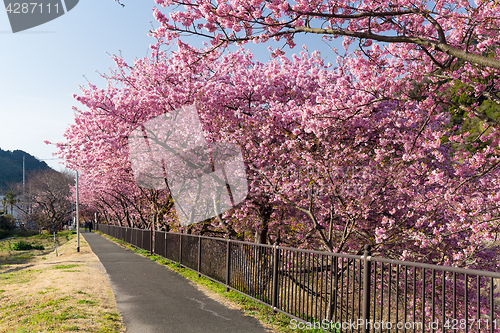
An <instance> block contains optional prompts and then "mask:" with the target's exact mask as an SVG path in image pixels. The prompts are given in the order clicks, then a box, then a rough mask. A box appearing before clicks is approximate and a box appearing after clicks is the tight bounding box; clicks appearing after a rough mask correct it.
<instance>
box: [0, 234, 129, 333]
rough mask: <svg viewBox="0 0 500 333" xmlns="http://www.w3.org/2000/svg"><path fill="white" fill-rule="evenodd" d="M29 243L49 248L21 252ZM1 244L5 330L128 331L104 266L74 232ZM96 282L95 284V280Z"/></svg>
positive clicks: (0, 324) (0, 302)
mask: <svg viewBox="0 0 500 333" xmlns="http://www.w3.org/2000/svg"><path fill="white" fill-rule="evenodd" d="M21 241H22V242H25V243H28V244H31V245H32V246H35V247H36V246H40V245H41V246H43V247H44V250H36V249H32V250H25V251H15V250H14V248H15V247H16V246H15V244H16V243H19V242H21ZM56 243H57V255H56V251H54V238H53V235H49V234H47V233H44V234H42V235H32V236H24V237H20V236H18V237H15V238H11V239H6V240H0V332H16V333H17V332H76V331H87V332H123V331H124V329H123V324H122V321H121V318H120V315H119V313H118V311H117V309H116V302H115V299H114V295H113V293H112V290H111V286H110V285H109V281H108V278H107V275H106V274H105V271H104V269H103V268H102V265H101V263H100V262H99V260H98V259H97V257H96V256H95V254H93V253H92V251H91V250H90V247H89V246H88V244H87V243H86V242H85V240H84V239H83V238H82V237H81V238H80V252H77V251H76V235H75V234H72V233H71V232H69V231H64V232H60V233H58V234H57V235H56ZM91 279H92V280H91Z"/></svg>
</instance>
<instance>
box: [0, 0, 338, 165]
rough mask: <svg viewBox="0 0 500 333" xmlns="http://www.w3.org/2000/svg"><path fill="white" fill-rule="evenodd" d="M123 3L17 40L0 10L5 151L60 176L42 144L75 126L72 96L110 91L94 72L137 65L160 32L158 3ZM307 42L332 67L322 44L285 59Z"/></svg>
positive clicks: (83, 7)
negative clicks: (151, 33)
mask: <svg viewBox="0 0 500 333" xmlns="http://www.w3.org/2000/svg"><path fill="white" fill-rule="evenodd" d="M122 3H124V4H125V7H123V8H122V7H121V6H120V5H119V4H117V3H116V2H114V1H113V0H80V2H79V3H78V5H77V6H76V7H75V8H74V9H73V10H71V11H69V12H68V13H66V14H65V15H63V16H61V17H59V18H57V19H55V20H53V21H50V22H47V23H45V24H43V25H40V26H38V27H35V28H32V29H29V30H25V31H22V32H18V33H15V34H14V33H12V31H11V27H10V23H9V20H8V17H7V13H6V12H5V11H4V10H0V40H1V44H0V45H1V47H0V78H1V79H0V148H2V149H4V150H15V149H21V150H24V151H26V152H28V153H30V154H32V155H34V156H36V157H37V158H39V159H42V160H46V162H47V164H49V165H50V166H51V167H53V168H54V169H56V170H61V169H63V166H62V165H61V164H59V161H58V160H55V159H54V156H52V153H53V152H55V150H56V149H55V147H54V146H50V145H46V144H45V143H44V140H48V141H51V142H59V141H62V140H63V136H62V134H63V132H64V129H65V128H66V127H68V125H69V124H71V123H72V122H73V110H72V106H77V107H80V105H79V103H78V102H76V101H75V100H74V99H73V98H72V95H73V94H74V93H76V94H78V93H79V86H80V85H85V84H86V82H87V81H86V79H88V80H89V81H90V82H92V83H93V84H95V85H97V86H99V87H105V81H104V80H102V79H101V78H100V76H99V74H98V73H96V71H98V72H100V73H107V72H108V71H109V68H110V67H113V62H112V60H111V59H110V57H109V55H108V54H107V53H109V54H118V53H119V52H120V51H121V52H122V55H123V56H124V58H125V60H126V61H127V62H129V63H132V61H133V59H134V58H142V57H144V56H146V55H147V54H148V52H149V45H150V44H151V43H153V42H154V40H153V39H152V38H151V37H148V36H147V32H148V30H149V29H151V24H153V25H154V26H155V27H157V26H158V24H157V23H156V21H155V20H154V18H153V15H152V8H153V7H154V5H155V4H154V1H152V0H146V1H137V0H136V1H133V0H123V1H122ZM163 12H166V11H165V9H163ZM151 22H152V23H151ZM311 37H313V38H314V39H313V40H312V39H311ZM308 38H309V39H308ZM307 39H308V40H309V42H308V43H307V44H308V47H309V51H313V50H314V49H319V50H321V51H322V54H323V56H327V55H328V56H329V57H328V61H330V62H332V63H334V61H335V58H334V57H333V54H332V53H331V51H329V50H328V49H327V48H326V45H325V44H324V43H323V42H322V41H321V37H320V36H301V37H300V39H299V40H297V42H296V43H297V45H298V46H297V47H296V48H295V49H294V50H293V51H292V52H287V53H288V54H291V53H299V52H300V51H301V47H300V46H301V45H302V44H303V43H304V42H305V41H306V40H307ZM184 40H185V41H188V42H196V41H195V40H194V39H193V38H188V39H184ZM337 47H338V46H337ZM252 48H253V51H254V53H255V54H256V55H257V58H258V59H259V60H261V61H266V60H267V59H268V58H269V53H268V51H267V45H261V46H255V44H252ZM84 76H85V77H86V79H85V78H84ZM0 172H1V170H0Z"/></svg>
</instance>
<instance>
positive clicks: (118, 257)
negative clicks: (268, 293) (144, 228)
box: [82, 232, 271, 333]
mask: <svg viewBox="0 0 500 333" xmlns="http://www.w3.org/2000/svg"><path fill="white" fill-rule="evenodd" d="M82 235H83V236H84V238H85V240H86V241H87V242H88V243H89V245H90V247H91V249H92V251H93V252H94V253H95V254H96V255H97V257H98V258H99V260H100V261H101V263H102V264H103V266H104V268H105V269H106V272H107V274H108V276H109V280H110V282H111V286H112V288H113V293H114V294H115V299H116V303H117V307H118V311H119V312H120V314H121V315H122V318H123V321H124V324H125V327H126V329H127V333H136V332H137V333H156V332H159V333H160V332H161V333H164V332H165V333H166V332H173V333H177V332H188V333H191V332H193V333H197V332H199V333H207V332H231V333H234V332H242V333H254V332H255V333H263V332H271V331H270V330H268V329H266V328H264V327H263V326H262V325H261V324H260V323H259V321H258V320H257V319H255V318H253V317H250V316H245V315H244V314H243V312H241V311H239V310H234V309H230V308H228V307H226V306H225V305H223V304H222V303H219V302H217V301H215V300H213V299H212V298H210V297H208V296H207V295H206V294H205V293H203V292H202V291H200V290H199V289H197V288H196V287H194V286H192V285H191V284H190V282H189V280H187V279H186V278H184V277H182V276H181V275H179V274H177V273H175V272H173V271H171V270H170V269H168V268H167V267H165V266H162V265H160V264H157V263H155V262H153V261H151V260H150V259H148V258H145V257H143V256H140V255H138V254H136V253H134V252H133V251H131V250H129V249H125V248H123V247H120V246H118V245H117V244H115V243H113V242H111V241H109V240H107V239H106V238H104V237H102V236H100V235H98V234H95V233H90V232H85V233H82Z"/></svg>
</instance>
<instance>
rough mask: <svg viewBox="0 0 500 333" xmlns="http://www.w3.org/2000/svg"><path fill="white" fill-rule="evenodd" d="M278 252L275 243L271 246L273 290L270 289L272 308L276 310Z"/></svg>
mask: <svg viewBox="0 0 500 333" xmlns="http://www.w3.org/2000/svg"><path fill="white" fill-rule="evenodd" d="M279 257H280V252H279V247H278V244H277V243H274V246H273V291H272V293H273V294H272V300H271V302H272V304H271V306H272V309H273V312H276V309H277V308H276V305H277V304H278V263H279V260H280V258H279Z"/></svg>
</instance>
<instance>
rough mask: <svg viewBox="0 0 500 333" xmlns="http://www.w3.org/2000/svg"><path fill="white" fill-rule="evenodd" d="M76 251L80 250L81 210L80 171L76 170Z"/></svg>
mask: <svg viewBox="0 0 500 333" xmlns="http://www.w3.org/2000/svg"><path fill="white" fill-rule="evenodd" d="M76 252H80V211H79V205H78V171H77V172H76Z"/></svg>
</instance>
